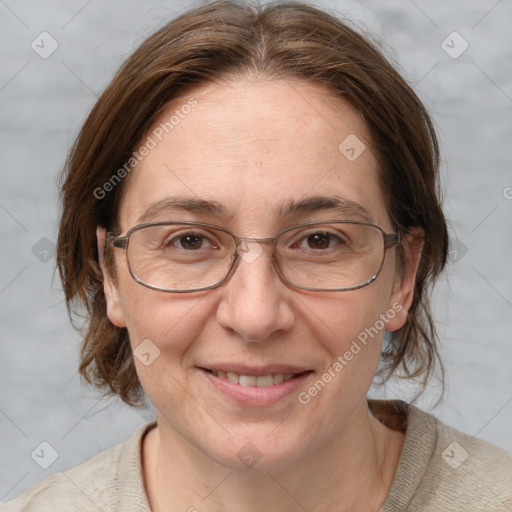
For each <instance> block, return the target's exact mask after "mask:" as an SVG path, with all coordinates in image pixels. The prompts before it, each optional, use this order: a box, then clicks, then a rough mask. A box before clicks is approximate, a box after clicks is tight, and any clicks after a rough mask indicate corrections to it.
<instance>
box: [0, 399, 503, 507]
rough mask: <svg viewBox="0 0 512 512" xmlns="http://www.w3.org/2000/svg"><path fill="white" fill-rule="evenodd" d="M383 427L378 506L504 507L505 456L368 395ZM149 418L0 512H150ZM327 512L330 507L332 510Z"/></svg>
mask: <svg viewBox="0 0 512 512" xmlns="http://www.w3.org/2000/svg"><path fill="white" fill-rule="evenodd" d="M369 406H370V408H371V409H372V411H373V412H374V414H375V415H376V416H377V417H378V418H379V419H381V421H383V423H385V424H387V425H388V426H390V427H394V428H397V429H399V426H400V425H402V426H403V428H406V432H405V442H404V445H403V448H402V453H401V455H400V460H399V463H398V467H397V471H396V474H395V478H394V480H393V484H392V486H391V489H390V492H389V495H388V496H387V498H386V500H385V502H384V504H383V505H382V507H381V508H380V510H379V512H405V511H407V512H441V511H442V512H451V511H463V512H505V511H512V455H510V454H508V453H507V452H505V451H503V450H501V449H500V448H498V447H496V446H493V445H492V444H490V443H487V442H486V441H483V440H481V439H477V438H474V437H471V436H469V435H467V434H463V433H461V432H458V431H457V430H455V429H453V428H451V427H448V426H446V425H444V424H443V423H441V422H440V421H439V420H437V419H436V418H435V417H434V416H432V415H431V414H428V413H426V412H424V411H421V410H420V409H418V408H417V407H414V406H412V405H407V404H405V403H404V402H400V401H382V400H370V401H369ZM154 427H155V423H154V422H152V423H148V424H146V425H143V426H141V427H140V428H138V429H137V431H136V432H135V433H134V434H133V435H132V436H131V437H130V438H129V439H128V440H127V441H125V442H124V443H121V444H118V445H116V446H114V447H112V448H109V449H108V450H105V451H103V452H101V453H99V454H98V455H96V456H95V457H93V458H92V459H90V460H89V461H87V462H85V463H84V464H81V465H80V466H77V467H75V468H72V469H70V470H68V471H63V472H60V473H56V474H53V475H50V476H48V477H46V478H45V479H43V480H41V481H40V482H37V483H35V484H33V485H32V486H30V487H29V488H28V489H27V490H25V491H24V492H23V493H22V494H21V495H20V496H19V497H18V498H16V499H15V500H13V501H10V502H9V503H6V504H5V505H3V506H1V507H0V510H1V511H2V512H36V511H37V512H70V511H80V512H89V511H91V512H92V511H94V512H98V511H101V512H151V509H150V507H149V504H148V500H147V496H146V493H145V489H144V483H143V476H142V461H141V447H142V440H143V438H144V435H145V434H146V433H147V432H148V431H149V430H150V429H152V428H154ZM333 510H334V509H333Z"/></svg>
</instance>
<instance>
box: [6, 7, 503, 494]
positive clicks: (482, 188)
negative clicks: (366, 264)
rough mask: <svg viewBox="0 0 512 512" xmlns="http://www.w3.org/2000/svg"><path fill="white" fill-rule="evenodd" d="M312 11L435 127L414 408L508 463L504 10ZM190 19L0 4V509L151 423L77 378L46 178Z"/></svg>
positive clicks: (158, 10)
mask: <svg viewBox="0 0 512 512" xmlns="http://www.w3.org/2000/svg"><path fill="white" fill-rule="evenodd" d="M316 3H317V4H318V5H321V6H322V5H323V6H327V7H330V8H333V9H336V10H337V11H338V12H343V13H345V14H346V15H348V16H349V17H352V18H354V19H355V20H357V23H358V25H360V26H361V27H366V28H367V29H368V30H369V31H370V32H372V33H373V34H374V35H376V36H377V37H379V38H381V39H382V40H383V41H384V42H385V44H386V46H387V49H386V52H387V53H388V55H391V56H393V57H394V58H395V59H396V61H397V62H398V63H399V64H400V66H401V67H402V69H403V70H404V73H405V75H406V77H407V78H408V80H409V81H410V83H412V84H413V85H414V86H415V90H416V91H417V92H418V94H419V95H420V97H421V98H422V99H423V100H424V101H425V103H426V104H427V107H428V108H429V109H430V111H431V113H432V115H433V117H434V119H435V122H436V124H437V127H438V129H439V135H440V139H441V141H442V151H443V173H444V175H443V176H444V177H443V179H444V189H445V197H446V200H445V208H446V211H447V214H448V217H449V219H450V222H451V230H452V239H453V240H454V241H458V249H459V250H458V251H456V250H454V251H453V252H452V253H451V259H452V263H451V265H450V267H449V269H448V272H447V275H446V277H444V278H443V279H442V280H441V281H440V283H439V286H438V289H437V293H436V295H435V297H434V302H435V310H436V313H437V318H438V321H439V332H440V335H441V339H442V343H443V356H444V360H445V362H446V366H447V371H448V382H447V392H446V395H445V397H444V400H443V401H442V403H441V404H440V405H438V406H437V407H434V405H435V403H436V400H437V398H438V392H439V389H438V388H437V387H436V386H432V387H431V388H430V389H429V390H428V391H427V392H426V393H425V395H424V396H423V397H422V398H421V399H420V401H419V404H420V405H421V406H422V407H423V408H425V409H427V410H431V411H433V412H434V413H435V414H436V415H437V416H438V417H439V418H441V419H442V420H443V421H445V422H446V423H448V424H451V425H452V426H454V427H456V428H458V429H460V430H463V431H465V432H468V433H469V434H471V435H478V436H479V437H481V438H484V439H487V440H489V441H491V442H493V443H495V444H497V445H499V446H501V447H503V448H505V449H507V450H508V451H512V440H511V437H510V432H511V426H512V403H511V402H512V385H511V384H512V372H511V369H510V368H511V361H512V357H511V356H512V343H511V341H512V340H511V337H512V336H511V332H512V266H511V264H510V262H511V255H510V253H511V248H512V237H511V234H512V231H511V227H512V215H511V214H512V200H511V199H510V197H512V189H511V188H507V187H512V173H511V168H510V167H511V161H512V154H511V147H512V145H511V142H510V141H511V140H512V85H511V83H510V77H511V76H512V58H511V57H512V55H511V54H512V31H511V30H510V22H511V20H512V2H511V0H501V1H495V0H491V1H488V0H479V1H474V0H473V1H470V2H463V1H460V2H454V1H452V2H446V1H436V2H433V1H430V2H426V1H420V0H416V1H415V2H413V1H409V0H393V1H389V0H388V1H386V2H377V1H368V2H363V3H356V2H334V1H331V2H327V1H325V2H316ZM384 4H385V5H384ZM189 6H191V4H190V3H185V2H177V1H170V0H169V1H167V2H165V1H161V2H137V1H135V0H129V1H127V0H123V1H121V0H115V1H110V2H108V3H107V2H101V1H99V0H93V1H89V2H86V1H84V0H72V1H67V2H64V1H60V2H59V1H56V0H54V1H48V2H44V3H42V2H41V3H40V2H35V1H17V2H15V1H14V0H0V20H1V21H0V34H2V39H3V41H2V43H3V44H2V46H1V49H0V51H1V57H2V67H1V70H0V102H1V105H2V109H1V118H0V130H1V141H2V152H1V163H2V185H1V188H0V223H1V233H2V248H3V250H2V251H1V254H0V262H1V263H0V266H1V274H0V314H1V316H2V324H1V326H2V333H1V353H0V365H1V372H0V379H1V396H0V427H1V432H2V436H1V438H2V444H1V465H0V502H1V501H7V500H9V499H11V498H13V497H15V496H16V495H17V494H19V493H20V492H21V491H22V490H23V489H24V488H26V487H27V486H28V485H29V484H30V483H32V482H34V481H37V480H39V479H41V478H42V477H44V476H45V475H47V474H50V473H52V472H55V471H59V470H62V469H66V468H69V467H72V466H74V465H76V464H78V463H80V462H82V461H84V460H86V459H87V458H89V457H91V456H92V455H94V454H96V453H97V452H98V451H100V450H103V449H105V448H107V447H109V446H111V445H112V444H114V443H117V442H119V441H121V440H123V439H125V438H126V437H128V436H129V435H130V434H131V433H132V432H133V430H134V429H135V428H136V427H137V426H138V425H139V424H141V423H143V422H146V421H147V420H148V419H150V418H152V412H151V411H137V410H132V409H130V408H128V407H126V406H124V405H122V404H120V403H119V402H117V401H110V402H109V401H106V400H103V401H100V400H99V398H98V396H97V395H95V394H94V392H93V391H91V390H89V389H88V388H86V387H84V386H82V385H81V383H80V381H79V379H78V377H77V371H76V368H77V361H78V349H79V342H80V336H79V334H77V333H76V332H75V331H74V330H73V329H72V328H71V326H70V323H69V321H68V317H67V313H66V310H65V307H64V305H63V302H62V292H61V289H60V282H59V280H58V278H57V277H54V262H55V261H54V258H53V250H54V248H53V244H54V243H55V241H56V226H57V219H58V210H59V207H58V191H57V186H56V176H57V173H58V170H59V169H60V167H61V166H62V164H63V161H64V157H65V155H66V151H67V149H68V148H69V146H70V144H71V142H72V141H73V138H74V137H75V136H76V134H77V130H78V129H79V127H80V125H81V123H82V122H83V120H84V118H85V116H86V114H87V112H88V110H89V109H90V108H91V107H92V105H93V104H94V102H95V100H96V96H97V95H98V94H99V92H100V91H101V90H102V89H103V88H104V87H105V86H106V85H107V83H108V82H109V80H110V79H111V77H112V75H113V73H114V71H115V70H116V69H117V68H118V66H119V65H120V64H121V62H122V61H123V60H124V59H125V58H126V57H127V56H128V55H129V54H130V53H131V51H133V49H134V48H135V46H137V45H138V44H139V43H140V42H141V41H142V40H143V39H144V38H145V37H146V36H148V35H149V34H150V33H151V32H152V31H154V30H155V29H156V28H157V27H159V26H161V25H162V24H164V23H165V22H166V21H168V20H169V19H171V18H172V17H174V16H175V15H176V14H178V13H181V12H183V11H184V10H186V9H187V7H189ZM43 31H47V32H49V33H50V34H51V36H52V37H53V38H54V39H55V40H56V41H57V42H58V45H59V46H58V49H57V50H56V51H55V52H54V53H53V54H52V55H51V56H49V57H48V58H47V59H43V58H41V57H40V56H39V55H38V54H37V53H36V52H35V51H33V49H32V48H31V43H32V41H34V40H36V43H37V42H38V41H40V38H38V36H39V34H40V33H41V32H43ZM453 31H457V32H459V33H460V34H461V36H462V37H463V38H464V40H466V41H467V43H468V44H469V48H468V49H467V50H466V51H465V52H464V53H463V54H462V55H460V56H459V57H458V58H452V57H450V56H449V55H448V54H447V53H446V52H445V51H444V50H443V48H442V47H441V43H442V41H443V40H444V39H445V38H446V37H447V36H448V35H449V34H451V33H452V32H453ZM451 41H453V43H452V42H451ZM448 43H449V44H450V45H451V46H453V48H452V50H451V51H452V52H453V51H455V52H456V51H458V50H459V49H460V48H462V46H461V45H460V42H457V40H456V39H453V37H452V39H450V38H449V39H448ZM39 44H40V43H39ZM45 47H46V48H48V47H49V46H48V45H46V46H45ZM507 197H508V198H507ZM454 248H456V244H454ZM46 260H47V261H46ZM410 392H411V389H409V388H408V387H404V386H403V385H400V384H399V383H390V384H388V385H386V386H385V387H384V388H381V389H377V390H374V391H372V395H373V396H385V397H389V398H395V397H400V398H404V399H407V398H408V397H409V396H410ZM43 441H46V442H48V443H50V444H51V445H52V446H53V447H54V448H55V450H56V452H57V453H58V458H57V459H56V461H55V462H54V463H53V464H52V465H51V466H50V467H49V468H48V469H46V470H45V469H42V468H40V467H39V466H38V465H37V464H36V463H35V462H34V460H33V459H32V458H31V453H32V452H33V450H34V449H36V447H38V446H39V444H40V443H41V442H43ZM39 450H40V448H39ZM36 453H38V451H37V450H36Z"/></svg>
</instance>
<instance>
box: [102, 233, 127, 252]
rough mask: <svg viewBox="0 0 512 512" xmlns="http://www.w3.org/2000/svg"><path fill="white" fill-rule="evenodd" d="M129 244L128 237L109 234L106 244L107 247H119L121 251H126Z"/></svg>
mask: <svg viewBox="0 0 512 512" xmlns="http://www.w3.org/2000/svg"><path fill="white" fill-rule="evenodd" d="M127 242H128V237H127V236H115V235H113V234H112V233H107V236H106V244H107V245H111V246H112V247H119V248H120V249H125V248H126V244H127Z"/></svg>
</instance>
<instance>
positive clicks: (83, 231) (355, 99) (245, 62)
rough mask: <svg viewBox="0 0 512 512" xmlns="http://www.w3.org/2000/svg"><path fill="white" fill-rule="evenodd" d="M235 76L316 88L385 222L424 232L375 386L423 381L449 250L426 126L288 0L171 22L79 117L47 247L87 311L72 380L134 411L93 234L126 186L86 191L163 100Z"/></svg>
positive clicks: (365, 57) (410, 98) (70, 297)
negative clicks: (338, 103)
mask: <svg viewBox="0 0 512 512" xmlns="http://www.w3.org/2000/svg"><path fill="white" fill-rule="evenodd" d="M244 73H245V74H246V75H250V76H257V77H260V78H269V79H272V78H299V79H304V80H310V81H316V82H319V83H323V84H326V85H327V86H328V87H329V88H330V89H331V90H332V92H333V95H334V96H339V97H341V98H344V99H345V100H346V101H348V102H349V103H350V104H351V105H352V106H353V108H355V109H356V110H357V111H358V112H360V114H361V116H362V117H363V119H364V120H365V122H366V125H367V126H368V128H369V130H370V134H371V138H372V141H371V144H372V148H373V151H374V153H375V155H376V156H377V158H378V159H379V163H380V181H381V189H382V191H383V196H384V197H385V198H387V199H388V212H389V215H390V217H391V219H392V220H393V221H394V222H395V223H396V225H397V226H398V227H399V228H400V229H401V230H404V231H407V230H409V229H410V228H412V227H420V228H422V229H423V231H424V247H423V253H422V258H421V260H420V267H419V270H418V274H417V279H416V284H415V296H414V300H413V303H412V306H411V308H410V310H409V315H408V319H407V322H406V324H405V325H404V326H403V327H402V329H400V330H399V331H397V332H395V333H393V335H392V337H391V339H390V340H389V341H388V342H387V343H385V345H384V350H383V353H382V361H381V367H380V375H381V377H383V378H384V380H385V379H387V378H388V377H389V376H390V375H391V374H393V373H399V374H400V375H401V376H404V377H408V378H415V379H418V380H419V381H420V382H421V383H422V384H423V385H425V383H426V382H427V381H428V380H429V379H430V376H431V375H432V372H433V369H434V366H435V363H436V361H438V360H439V355H438V350H437V335H436V330H435V326H434V323H433V319H432V315H431V311H430V305H429V295H430V290H431V287H432V285H433V283H434V281H435V280H436V278H437V277H438V275H439V273H440V272H441V271H442V270H443V268H444V265H445V263H446V258H447V246H448V234H447V226H446V221H445V218H444V215H443V212H442V209H441V206H440V202H439V195H440V192H439V183H438V167H439V150H438V144H437V139H436V134H435V131H434V128H433V126H432V122H431V120H430V118H429V116H428V114H427V112H426V110H425V108H424V106H423V105H422V103H421V101H420V100H419V99H418V97H417V96H416V94H415V93H414V92H413V90H412V89H411V87H409V86H408V85H407V84H406V82H405V81H404V80H403V79H402V77H401V76H400V75H399V74H398V73H397V71H396V70H395V69H394V67H393V66H392V65H391V64H390V63H389V62H388V61H387V60H386V59H385V58H384V57H383V56H382V54H381V53H380V52H379V51H378V50H377V49H376V47H375V45H374V44H373V43H371V42H370V41H369V40H368V38H365V37H363V36H361V35H359V33H358V32H356V31H355V30H354V29H352V28H350V26H349V25H348V23H347V22H344V21H341V20H340V19H338V18H337V17H335V16H332V15H330V14H329V13H327V12H324V11H321V10H319V9H317V8H315V7H312V6H310V5H307V4H303V3H296V2H279V3H274V4H268V5H266V6H254V5H251V4H246V3H242V2H233V1H217V2H213V3H209V4H207V5H204V6H202V7H199V8H197V9H194V10H191V11H189V12H187V13H185V14H183V15H181V16H180V17H178V18H177V19H175V20H173V21H171V22H170V23H169V24H167V25H166V26H164V27H163V28H161V29H159V30H158V31H157V32H156V33H155V34H153V35H152V36H150V37H149V38H148V39H147V40H145V41H144V42H143V43H142V45H141V46H140V47H139V48H138V49H137V50H136V51H135V52H134V53H133V54H132V55H131V56H130V57H129V58H128V59H127V60H126V61H125V63H124V64H123V66H122V67H121V69H120V70H119V71H118V72H117V74H116V75H115V77H114V78H113V80H112V82H111V83H110V85H109V86H108V87H107V88H106V90H105V91H104V92H103V94H102V95H101V97H100V98H99V100H98V101H97V103H96V104H95V106H94V107H93V109H92V111H91V112H90V114H89V116H88V118H87V120H86V121H85V123H84V125H83V127H82V129H81V131H80V133H79V135H78V137H77V139H76V141H75V143H74V145H73V146H72V148H71V150H70V153H69V156H68V159H67V162H66V165H65V168H64V170H63V174H62V178H63V185H62V204H63V210H62V217H61V222H60V231H59V238H58V249H57V265H58V269H59V272H60V276H61V279H62V282H63V287H64V292H65V296H66V303H67V306H68V310H69V312H70V315H72V314H73V313H74V306H76V305H81V306H84V305H85V307H86V313H85V320H86V322H85V335H84V340H83V345H82V348H81V362H80V373H81V375H82V376H83V377H84V378H85V379H86V380H87V381H88V382H89V383H91V384H92V385H94V386H96V387H97V388H99V389H102V390H103V391H104V392H105V393H106V394H110V393H111V394H116V395H118V396H119V397H121V399H122V400H124V401H125V402H126V403H128V404H130V405H139V404H141V403H143V399H144V393H143V390H142V388H141V386H140V382H139V379H138V377H137V374H136V371H135V365H134V363H133V359H132V354H131V349H130V344H129V339H128V333H127V331H126V329H121V328H118V327H116V326H114V325H113V324H111V323H110V321H109V319H108V317H107V314H106V304H105V297H104V293H103V277H102V273H101V270H100V266H99V263H98V251H97V243H96V232H95V230H96V226H97V225H99V226H103V227H105V228H106V229H107V230H111V229H114V228H115V226H116V222H117V213H118V206H119V202H120V198H121V195H122V192H123V185H124V182H125V180H119V184H118V185H117V186H114V187H112V190H111V191H110V192H109V193H108V195H106V197H100V198H98V197H97V196H98V194H96V193H94V191H95V190H98V189H99V188H101V187H103V185H104V184H105V183H107V182H108V181H109V180H111V179H112V176H113V174H114V173H115V171H116V170H117V169H120V168H121V167H122V166H123V165H124V164H125V163H126V162H127V160H128V159H129V158H130V156H131V154H132V152H133V151H134V150H135V149H136V148H137V145H138V143H140V141H141V140H142V138H143V136H144V135H145V133H146V131H147V130H148V129H149V127H150V126H151V125H152V123H153V122H154V121H155V119H156V118H157V117H158V115H159V113H160V112H161V111H162V109H164V108H165V106H166V105H168V104H169V102H170V101H171V100H173V99H174V98H177V97H178V96H181V95H183V94H184V93H185V91H186V90H187V88H190V87H191V86H193V85H194V84H201V83H206V82H207V81H212V80H219V79H222V78H226V77H229V76H238V75H243V74H244ZM118 176H119V175H118ZM401 250H402V249H399V253H398V254H399V256H400V255H401V256H400V257H401V258H402V260H401V261H402V262H403V261H404V258H403V253H402V252H400V251H401ZM440 368H441V370H442V365H440ZM441 373H442V372H441Z"/></svg>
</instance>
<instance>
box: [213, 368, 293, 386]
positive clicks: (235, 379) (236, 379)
mask: <svg viewBox="0 0 512 512" xmlns="http://www.w3.org/2000/svg"><path fill="white" fill-rule="evenodd" d="M210 371H211V372H212V373H213V375H215V376H216V377H219V378H220V379H227V380H229V381H230V382H232V383H233V384H240V386H257V387H259V388H268V387H270V386H274V385H276V384H281V382H284V381H287V380H290V379H293V378H294V377H296V376H297V375H299V374H298V373H275V374H268V375H259V376H256V375H240V374H239V373H233V372H225V371H223V370H210Z"/></svg>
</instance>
